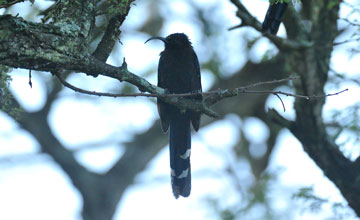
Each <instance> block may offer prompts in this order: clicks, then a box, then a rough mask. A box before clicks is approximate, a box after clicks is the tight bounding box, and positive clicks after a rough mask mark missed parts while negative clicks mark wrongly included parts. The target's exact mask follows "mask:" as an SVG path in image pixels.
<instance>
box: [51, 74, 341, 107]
mask: <svg viewBox="0 0 360 220" xmlns="http://www.w3.org/2000/svg"><path fill="white" fill-rule="evenodd" d="M54 74H55V76H56V77H57V78H58V79H59V80H60V82H61V83H62V84H63V85H64V86H65V87H67V88H69V89H71V90H74V91H76V92H79V93H83V94H88V95H95V96H105V97H113V98H116V97H138V96H142V97H188V96H198V95H203V96H209V95H214V94H225V93H230V95H225V96H223V98H226V97H232V96H236V95H238V94H239V93H261V94H273V95H276V96H278V95H286V96H292V97H295V98H303V99H307V100H310V99H315V98H325V97H327V96H334V95H338V94H340V93H343V92H346V91H348V89H344V90H342V91H340V92H336V93H332V94H326V95H312V96H305V95H297V94H292V93H287V92H282V91H270V90H262V91H261V90H259V91H253V90H248V89H249V88H253V87H256V86H262V85H271V84H277V83H282V82H286V81H291V80H295V79H298V77H289V78H284V79H279V80H271V81H265V82H258V83H254V84H251V85H248V86H243V87H238V88H235V89H232V90H221V89H218V90H214V91H209V92H201V93H200V92H197V93H182V94H149V93H131V94H114V93H106V92H96V91H89V90H85V89H81V88H78V87H76V86H73V85H71V84H70V83H68V82H66V80H65V79H63V78H62V77H61V76H60V74H59V73H54ZM233 94H234V95H233ZM223 98H221V99H223ZM278 98H279V96H278ZM221 99H220V100H221ZM220 100H219V101H220ZM280 100H281V99H280ZM282 104H283V107H284V103H282ZM284 109H285V107H284Z"/></svg>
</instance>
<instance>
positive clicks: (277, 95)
mask: <svg viewBox="0 0 360 220" xmlns="http://www.w3.org/2000/svg"><path fill="white" fill-rule="evenodd" d="M273 94H274V95H276V97H278V98H279V99H280V102H281V104H282V106H283V109H284V112H285V111H286V109H285V105H284V102H283V100H282V99H281V97H280V96H279V94H277V93H273Z"/></svg>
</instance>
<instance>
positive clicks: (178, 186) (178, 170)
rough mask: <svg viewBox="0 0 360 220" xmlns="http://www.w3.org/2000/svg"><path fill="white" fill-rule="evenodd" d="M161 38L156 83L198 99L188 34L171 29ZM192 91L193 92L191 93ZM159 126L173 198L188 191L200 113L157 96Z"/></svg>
mask: <svg viewBox="0 0 360 220" xmlns="http://www.w3.org/2000/svg"><path fill="white" fill-rule="evenodd" d="M155 39H157V40H161V41H162V42H164V44H165V49H164V50H163V51H162V52H161V53H160V59H159V65H158V86H159V87H161V88H163V89H165V91H166V93H169V94H182V93H194V95H193V96H191V97H185V98H188V99H195V100H200V101H201V100H202V95H201V92H202V87H201V74H200V65H199V60H198V57H197V55H196V53H195V51H194V49H193V47H192V45H191V42H190V40H189V38H188V37H187V36H186V35H185V34H184V33H173V34H170V35H169V36H167V37H166V38H164V37H151V38H149V39H148V40H147V41H146V42H145V43H147V42H148V41H150V40H155ZM195 93H196V94H195ZM157 107H158V112H159V116H160V122H161V128H162V130H163V131H164V132H165V133H166V132H167V131H168V129H169V128H170V132H169V148H170V149H169V152H170V168H171V186H172V191H173V194H174V196H175V198H176V199H178V198H179V196H182V197H188V196H189V195H190V191H191V167H190V154H191V128H190V126H191V125H190V124H192V127H193V129H194V130H195V131H198V130H199V128H200V117H201V114H200V113H197V112H194V111H191V110H186V111H183V110H180V109H179V108H177V107H175V106H173V105H170V104H168V103H166V102H164V101H162V100H161V99H159V98H158V99H157Z"/></svg>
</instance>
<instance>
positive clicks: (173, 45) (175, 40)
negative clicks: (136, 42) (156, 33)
mask: <svg viewBox="0 0 360 220" xmlns="http://www.w3.org/2000/svg"><path fill="white" fill-rule="evenodd" d="M150 40H161V41H162V42H164V43H165V49H180V48H186V47H191V42H190V40H189V38H188V36H186V34H183V33H175V34H170V35H169V36H167V37H166V38H164V37H151V38H149V39H148V40H147V41H145V43H147V42H148V41H150Z"/></svg>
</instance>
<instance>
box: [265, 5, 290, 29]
mask: <svg viewBox="0 0 360 220" xmlns="http://www.w3.org/2000/svg"><path fill="white" fill-rule="evenodd" d="M287 6H288V3H286V2H282V3H280V2H278V3H273V4H271V3H270V6H269V8H268V10H267V12H266V16H265V19H264V22H263V23H262V32H267V31H270V33H271V34H273V35H276V33H277V32H278V30H279V26H280V23H281V18H282V16H283V15H284V13H285V11H286V8H287Z"/></svg>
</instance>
